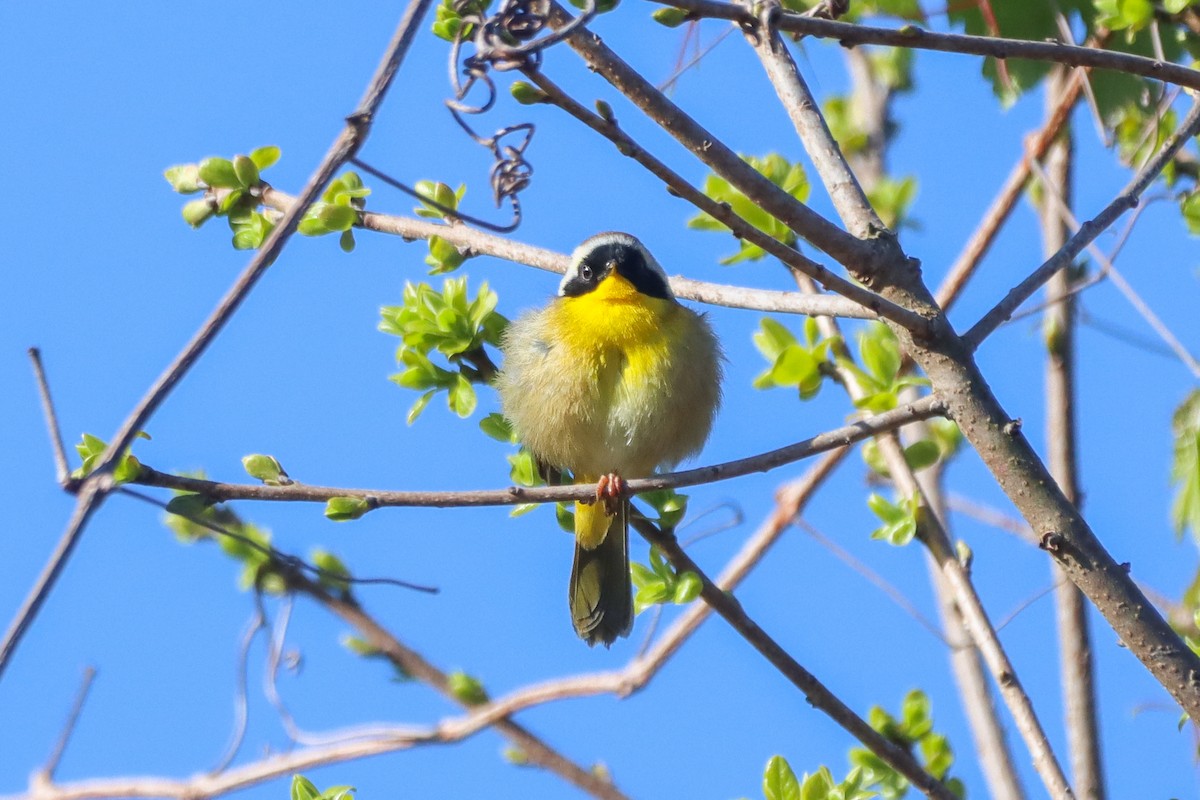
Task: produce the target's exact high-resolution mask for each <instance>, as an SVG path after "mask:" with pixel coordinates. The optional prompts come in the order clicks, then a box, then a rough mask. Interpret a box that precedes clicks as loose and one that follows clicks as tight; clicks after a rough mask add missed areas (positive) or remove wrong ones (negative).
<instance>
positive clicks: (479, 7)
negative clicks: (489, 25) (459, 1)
mask: <svg viewBox="0 0 1200 800" xmlns="http://www.w3.org/2000/svg"><path fill="white" fill-rule="evenodd" d="M455 5H456V3H455V1H454V0H442V2H441V3H440V4H439V5H438V7H437V8H436V9H435V10H434V18H433V35H434V36H437V37H438V38H439V39H445V40H446V41H447V42H453V41H454V40H455V39H457V38H458V37H459V36H461V37H462V38H463V39H470V38H471V36H472V35H474V33H475V26H474V25H471V24H470V23H468V22H464V21H463V18H462V15H460V14H459V12H458V11H456V10H455V8H454V7H455ZM490 5H491V0H486V1H485V0H471V2H470V3H468V4H467V6H466V7H465V9H464V10H463V13H464V14H467V15H470V16H480V17H482V16H484V15H485V14H486V13H487V9H488V6H490Z"/></svg>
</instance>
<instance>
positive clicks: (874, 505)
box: [867, 492, 904, 522]
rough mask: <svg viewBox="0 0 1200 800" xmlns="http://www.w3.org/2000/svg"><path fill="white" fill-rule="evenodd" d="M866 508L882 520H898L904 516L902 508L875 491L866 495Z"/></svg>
mask: <svg viewBox="0 0 1200 800" xmlns="http://www.w3.org/2000/svg"><path fill="white" fill-rule="evenodd" d="M867 508H869V509H871V511H872V512H874V514H875V516H877V517H879V518H880V519H881V520H883V521H884V522H898V521H900V520H901V519H903V518H904V509H902V508H901V507H900V506H897V505H895V504H894V503H892V502H890V501H889V500H888V499H887V498H885V497H884V496H883V495H881V494H878V493H877V492H871V494H869V495H868V496H867Z"/></svg>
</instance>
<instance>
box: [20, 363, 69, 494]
mask: <svg viewBox="0 0 1200 800" xmlns="http://www.w3.org/2000/svg"><path fill="white" fill-rule="evenodd" d="M29 360H30V361H31V362H32V363H33V377H34V380H36V381H37V387H38V397H39V398H40V399H41V401H42V415H43V416H44V417H45V418H46V430H47V431H48V432H49V434H50V448H51V451H52V452H53V453H54V478H55V480H57V481H58V485H59V486H66V485H67V482H68V481H69V480H70V479H71V466H70V463H69V462H68V461H67V449H66V448H65V447H64V446H63V437H62V428H60V427H59V425H58V413H57V412H56V411H55V410H54V400H53V399H51V397H50V384H49V383H48V382H47V381H46V370H45V368H43V367H42V351H41V350H39V349H37V348H36V347H31V348H29Z"/></svg>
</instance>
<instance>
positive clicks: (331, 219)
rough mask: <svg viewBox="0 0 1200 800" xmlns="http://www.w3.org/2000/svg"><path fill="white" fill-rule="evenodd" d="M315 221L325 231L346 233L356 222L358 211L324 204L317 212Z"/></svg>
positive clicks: (348, 207) (347, 207)
mask: <svg viewBox="0 0 1200 800" xmlns="http://www.w3.org/2000/svg"><path fill="white" fill-rule="evenodd" d="M316 216H317V219H319V220H320V221H321V224H322V225H324V226H325V229H326V230H327V231H331V232H332V231H348V230H350V229H351V228H352V227H354V223H356V222H358V211H356V210H355V209H353V208H351V207H350V206H340V205H336V204H333V203H326V204H324V205H322V206H321V207H320V209H318V210H317V213H316Z"/></svg>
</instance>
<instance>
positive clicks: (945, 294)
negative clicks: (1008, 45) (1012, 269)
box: [934, 72, 1087, 311]
mask: <svg viewBox="0 0 1200 800" xmlns="http://www.w3.org/2000/svg"><path fill="white" fill-rule="evenodd" d="M1086 85H1087V81H1086V78H1085V77H1084V73H1082V72H1073V73H1072V74H1071V78H1070V80H1069V81H1068V82H1067V85H1066V87H1065V88H1064V89H1063V91H1062V92H1061V93H1060V94H1059V95H1058V96H1057V97H1056V101H1057V102H1056V104H1055V106H1054V108H1053V110H1052V111H1051V113H1050V114H1049V116H1048V117H1047V119H1046V122H1045V124H1044V125H1042V127H1041V130H1039V131H1038V132H1037V133H1036V134H1035V135H1034V136H1033V141H1032V144H1030V145H1028V146H1027V148H1026V151H1025V153H1024V154H1023V155H1022V156H1021V160H1020V161H1018V162H1017V163H1016V165H1015V166H1014V167H1013V168H1012V171H1011V172H1010V173H1009V174H1008V178H1006V179H1005V181H1004V185H1003V186H1002V187H1000V192H999V194H997V195H996V198H995V199H994V200H992V204H991V205H990V206H989V207H988V210H987V211H986V212H985V213H984V215H983V219H982V220H980V223H979V227H978V228H976V229H975V232H974V233H973V234H972V235H971V238H970V239H969V240H968V241H967V244H966V246H965V247H964V248H963V251H962V252H961V253H960V254H959V256H958V258H956V259H955V260H954V263H953V264H952V265H951V266H950V269H949V270H947V272H946V277H945V278H944V279H943V280H942V285H941V286H939V287H938V290H937V291H936V292H935V293H934V296H935V297H936V298H937V303H938V305H939V306H940V307H941V308H942V310H943V311H949V310H950V306H952V305H953V304H954V302H955V300H957V299H958V297H959V295H961V294H962V290H963V287H965V286H966V284H967V281H968V280H970V279H971V276H972V275H974V274H975V270H976V268H977V267H978V266H979V264H980V262H981V261H983V257H984V256H985V255H987V252H988V250H989V249H990V248H991V246H992V243H993V242H994V241H995V240H996V236H997V235H998V234H999V233H1000V229H1001V228H1002V227H1004V223H1005V222H1007V221H1008V218H1009V216H1010V215H1011V214H1012V211H1013V209H1014V208H1016V206H1017V201H1018V200H1020V199H1021V195H1022V193H1023V192H1024V191H1025V185H1026V184H1027V183H1028V182H1029V174H1030V165H1031V164H1032V163H1033V162H1034V161H1036V160H1038V159H1040V158H1042V156H1044V155H1045V154H1046V151H1047V150H1049V149H1050V145H1051V144H1053V143H1054V140H1055V139H1056V138H1057V137H1058V133H1059V131H1061V130H1062V128H1063V125H1065V124H1066V122H1067V120H1068V119H1069V118H1070V116H1071V110H1072V109H1074V108H1075V104H1076V103H1077V102H1078V101H1079V96H1080V94H1081V91H1082V87H1083V86H1086Z"/></svg>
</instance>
